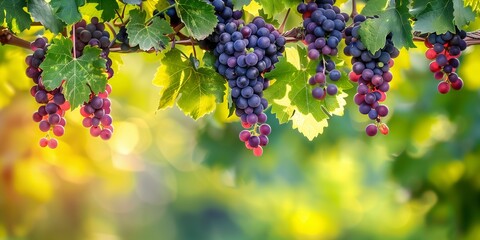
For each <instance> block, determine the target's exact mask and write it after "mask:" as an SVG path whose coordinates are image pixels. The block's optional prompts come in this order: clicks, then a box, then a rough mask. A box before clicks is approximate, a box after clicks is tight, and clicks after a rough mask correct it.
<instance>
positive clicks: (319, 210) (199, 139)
mask: <svg viewBox="0 0 480 240" xmlns="http://www.w3.org/2000/svg"><path fill="white" fill-rule="evenodd" d="M478 28H480V24H479V21H477V23H474V24H472V26H471V29H478ZM37 34H42V32H38V29H32V30H30V31H27V32H25V33H24V34H23V37H25V38H26V39H28V40H33V39H34V38H35V36H36V35H37ZM417 45H418V48H417V49H412V50H410V51H409V52H407V51H405V50H403V51H402V53H401V55H400V57H399V58H397V59H396V60H395V67H394V69H393V73H394V76H395V77H394V81H393V87H392V89H391V90H390V92H389V95H388V96H389V98H388V102H387V104H388V105H389V106H390V110H391V112H392V113H393V114H390V115H389V120H388V125H389V127H390V134H389V135H388V136H377V137H374V138H370V137H367V136H366V135H365V133H364V127H365V121H366V118H365V117H364V116H361V115H360V113H358V111H357V109H356V105H355V104H353V100H352V97H351V96H353V94H354V91H355V90H354V89H352V90H351V91H349V92H348V94H349V95H350V97H349V98H348V102H347V103H348V105H347V108H346V109H345V115H344V116H343V117H333V118H332V119H331V120H330V121H329V127H328V128H327V129H325V131H324V133H323V134H322V135H320V136H319V137H317V138H316V139H314V140H313V141H312V142H309V141H308V140H307V139H306V138H305V137H304V136H303V135H301V134H300V133H298V132H297V131H296V130H293V129H292V128H291V124H286V125H279V124H278V121H277V120H276V119H275V117H274V116H272V115H269V122H270V123H271V125H272V128H273V133H272V135H271V137H270V144H269V145H268V147H267V148H265V153H264V156H263V157H261V158H256V157H254V156H253V155H252V153H251V151H247V150H246V149H245V148H244V147H243V145H242V144H241V142H240V141H239V140H238V132H239V130H240V126H239V125H240V124H239V123H238V122H234V121H235V119H227V118H226V114H227V112H226V105H222V106H220V107H218V108H217V112H215V113H214V114H210V115H208V116H206V117H204V118H202V119H200V120H199V121H197V122H195V121H193V120H192V119H190V118H189V117H186V116H184V115H183V114H182V113H181V112H180V111H179V110H178V109H176V108H171V109H169V110H167V111H159V112H156V111H155V109H156V108H157V104H158V99H159V96H158V92H159V89H158V88H157V87H154V86H153V85H152V84H151V79H153V76H154V74H155V71H156V68H157V67H158V66H159V56H156V55H155V54H140V53H137V54H111V56H112V58H113V59H114V66H116V67H117V68H116V69H115V76H114V78H112V79H111V80H110V84H111V85H112V86H113V93H112V94H111V99H112V101H113V104H112V106H113V108H112V109H113V111H112V113H113V117H114V126H115V133H114V136H113V138H112V139H111V140H109V141H103V140H101V139H98V138H92V137H90V135H89V133H88V131H87V130H86V129H84V128H83V127H82V126H81V119H82V118H81V115H80V114H79V113H78V111H74V112H68V113H67V127H66V134H65V136H64V137H61V138H59V141H60V145H59V147H58V148H57V149H56V150H50V149H42V148H40V147H39V146H38V141H39V139H40V138H41V137H42V133H41V132H40V131H39V130H38V126H37V124H36V123H34V122H33V121H32V119H31V114H32V113H33V112H34V111H35V110H36V108H37V105H36V103H35V101H34V99H33V98H32V97H31V96H30V93H29V89H30V87H31V85H32V83H31V82H30V81H31V80H29V79H27V77H26V76H25V68H26V65H25V63H24V58H25V56H26V55H27V54H29V52H28V51H25V50H23V49H20V48H17V47H12V46H0V239H9V240H10V239H16V240H17V239H18V240H20V239H32V240H36V239H48V240H64V239H72V240H75V239H95V240H96V239H98V240H117V239H118V240H121V239H122V240H123V239H209V240H210V239H229V240H230V239H232V240H235V239H436V240H441V239H480V105H479V103H480V81H479V79H478V71H479V69H480V61H479V60H478V56H480V46H475V47H469V49H468V51H467V52H466V53H465V54H464V55H463V57H462V58H461V66H460V75H461V77H462V78H463V79H464V81H465V88H464V89H462V90H461V91H452V92H450V93H448V94H447V95H440V94H439V93H438V92H437V87H436V86H437V82H436V80H434V79H433V76H432V74H431V73H430V72H429V71H428V63H429V62H428V61H427V60H426V59H425V58H424V54H423V53H424V51H425V47H424V46H423V44H422V43H417ZM319 110H320V109H319Z"/></svg>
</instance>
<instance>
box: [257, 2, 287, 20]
mask: <svg viewBox="0 0 480 240" xmlns="http://www.w3.org/2000/svg"><path fill="white" fill-rule="evenodd" d="M257 2H258V3H259V4H260V5H262V10H263V11H264V12H265V14H267V15H268V16H270V17H274V16H275V15H276V14H277V13H280V12H282V11H283V10H285V9H287V5H286V4H285V0H275V1H272V0H257Z"/></svg>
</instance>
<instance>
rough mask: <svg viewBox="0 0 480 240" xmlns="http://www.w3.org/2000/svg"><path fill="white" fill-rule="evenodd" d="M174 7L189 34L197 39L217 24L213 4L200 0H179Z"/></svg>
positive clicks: (205, 34) (202, 37)
mask: <svg viewBox="0 0 480 240" xmlns="http://www.w3.org/2000/svg"><path fill="white" fill-rule="evenodd" d="M176 9H177V14H178V16H179V17H180V18H181V19H182V22H183V23H185V27H186V28H187V31H188V33H189V34H190V36H192V37H193V38H195V39H197V40H202V39H204V38H206V37H207V36H208V35H210V34H211V33H212V32H213V30H214V28H215V27H216V26H217V23H218V19H217V17H216V16H215V11H214V8H213V6H212V5H210V4H208V3H206V2H204V1H202V0H179V1H177V5H176Z"/></svg>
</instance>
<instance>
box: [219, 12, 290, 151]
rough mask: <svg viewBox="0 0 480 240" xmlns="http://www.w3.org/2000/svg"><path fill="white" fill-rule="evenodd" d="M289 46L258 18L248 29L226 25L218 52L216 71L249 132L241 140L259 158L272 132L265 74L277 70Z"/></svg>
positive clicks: (244, 133)
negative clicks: (264, 93)
mask: <svg viewBox="0 0 480 240" xmlns="http://www.w3.org/2000/svg"><path fill="white" fill-rule="evenodd" d="M285 43H286V40H285V38H284V37H283V36H281V35H280V33H279V32H278V31H276V30H275V28H274V27H273V25H271V24H268V23H266V22H265V20H263V18H261V17H256V18H255V19H253V21H252V22H251V23H249V24H246V25H245V24H243V23H240V24H237V23H236V22H235V21H231V22H229V23H227V24H225V27H224V31H223V32H222V33H221V34H220V36H219V43H218V44H217V46H216V47H215V49H214V54H215V56H216V57H217V60H216V62H215V67H216V69H217V71H218V72H219V73H220V74H221V75H222V76H224V77H225V78H226V79H227V81H228V86H229V87H230V88H231V97H232V100H233V103H234V105H235V108H236V110H235V114H236V115H237V116H239V117H240V119H241V121H242V126H243V127H244V128H245V129H249V130H246V131H242V132H241V133H240V140H242V141H243V142H245V145H246V147H247V148H248V149H252V150H253V152H254V154H255V155H256V156H260V155H262V153H263V148H262V146H265V145H267V143H268V137H267V135H268V134H270V131H271V129H270V126H269V125H268V124H266V123H265V122H266V120H267V115H266V114H265V113H263V111H264V110H265V109H266V108H267V107H268V102H267V100H266V99H265V98H263V91H264V90H265V89H266V88H267V87H268V86H269V81H268V79H266V78H264V77H263V74H264V73H265V72H268V71H270V70H272V69H273V68H274V64H275V63H277V62H278V57H279V56H281V55H282V52H284V51H285ZM267 129H268V130H267ZM247 132H248V134H247Z"/></svg>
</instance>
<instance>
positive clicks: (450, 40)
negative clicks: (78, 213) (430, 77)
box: [425, 29, 467, 94]
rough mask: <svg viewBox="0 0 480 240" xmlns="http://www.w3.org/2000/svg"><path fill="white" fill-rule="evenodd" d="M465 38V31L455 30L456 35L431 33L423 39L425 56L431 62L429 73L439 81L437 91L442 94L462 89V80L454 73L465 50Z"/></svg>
mask: <svg viewBox="0 0 480 240" xmlns="http://www.w3.org/2000/svg"><path fill="white" fill-rule="evenodd" d="M466 36H467V33H466V32H465V31H463V30H458V29H457V31H456V33H452V32H446V33H444V34H436V33H431V34H429V35H428V37H427V38H426V39H425V46H427V47H428V48H429V49H428V50H427V52H426V53H425V55H426V57H427V58H428V59H430V60H433V61H432V62H431V63H430V71H431V72H433V73H434V77H435V79H437V80H439V81H440V83H439V84H438V87H437V89H438V92H440V93H442V94H446V93H448V92H449V91H450V87H451V88H453V89H454V90H460V89H461V88H462V87H463V80H462V79H461V78H460V77H459V76H458V75H457V73H455V71H456V69H457V68H458V66H459V65H460V61H459V60H458V58H459V57H460V55H461V54H462V51H464V50H465V49H466V48H467V43H466V42H465V40H464V38H465V37H466Z"/></svg>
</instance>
